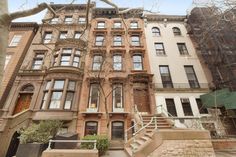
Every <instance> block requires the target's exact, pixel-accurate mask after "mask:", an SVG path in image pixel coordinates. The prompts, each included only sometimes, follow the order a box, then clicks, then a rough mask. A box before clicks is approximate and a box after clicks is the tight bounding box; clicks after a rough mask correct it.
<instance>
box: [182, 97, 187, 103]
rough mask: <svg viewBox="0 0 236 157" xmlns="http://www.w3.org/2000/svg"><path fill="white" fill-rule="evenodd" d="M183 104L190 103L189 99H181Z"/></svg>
mask: <svg viewBox="0 0 236 157" xmlns="http://www.w3.org/2000/svg"><path fill="white" fill-rule="evenodd" d="M180 100H181V103H189V99H188V98H181V99H180Z"/></svg>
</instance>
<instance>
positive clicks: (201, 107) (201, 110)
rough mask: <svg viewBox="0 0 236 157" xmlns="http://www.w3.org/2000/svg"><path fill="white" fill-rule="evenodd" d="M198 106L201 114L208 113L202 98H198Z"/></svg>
mask: <svg viewBox="0 0 236 157" xmlns="http://www.w3.org/2000/svg"><path fill="white" fill-rule="evenodd" d="M196 102H197V107H198V109H199V113H200V114H208V111H207V108H205V107H204V106H203V104H202V101H201V99H196Z"/></svg>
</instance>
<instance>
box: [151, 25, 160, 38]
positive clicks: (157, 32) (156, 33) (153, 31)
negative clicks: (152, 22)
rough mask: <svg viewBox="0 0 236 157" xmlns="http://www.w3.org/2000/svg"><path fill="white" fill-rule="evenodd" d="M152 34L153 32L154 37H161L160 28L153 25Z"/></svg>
mask: <svg viewBox="0 0 236 157" xmlns="http://www.w3.org/2000/svg"><path fill="white" fill-rule="evenodd" d="M152 34H153V36H154V37H159V36H161V32H160V29H159V28H157V27H153V28H152Z"/></svg>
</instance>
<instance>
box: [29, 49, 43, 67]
mask: <svg viewBox="0 0 236 157" xmlns="http://www.w3.org/2000/svg"><path fill="white" fill-rule="evenodd" d="M43 59H44V53H43V52H36V53H35V56H34V58H33V63H32V69H33V70H39V69H41V68H42V65H43Z"/></svg>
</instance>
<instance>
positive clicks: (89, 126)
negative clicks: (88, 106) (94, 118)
mask: <svg viewBox="0 0 236 157" xmlns="http://www.w3.org/2000/svg"><path fill="white" fill-rule="evenodd" d="M97 129H98V123H97V122H86V126H85V136H86V135H96V134H97Z"/></svg>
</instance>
